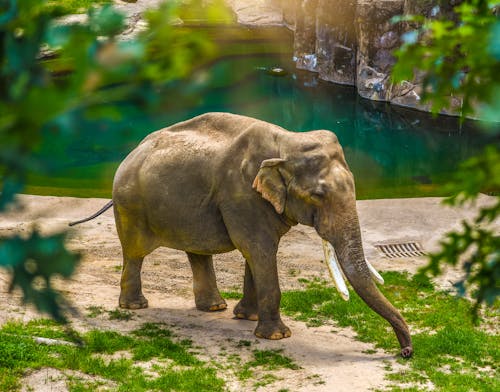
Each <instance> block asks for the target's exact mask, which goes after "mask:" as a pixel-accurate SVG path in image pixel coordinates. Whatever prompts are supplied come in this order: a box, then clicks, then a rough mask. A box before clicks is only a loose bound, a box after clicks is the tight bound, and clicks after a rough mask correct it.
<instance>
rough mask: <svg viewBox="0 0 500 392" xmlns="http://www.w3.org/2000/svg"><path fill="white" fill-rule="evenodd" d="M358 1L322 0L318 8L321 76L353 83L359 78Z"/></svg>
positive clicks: (317, 23)
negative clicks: (355, 16)
mask: <svg viewBox="0 0 500 392" xmlns="http://www.w3.org/2000/svg"><path fill="white" fill-rule="evenodd" d="M355 10H356V1H355V0H319V1H318V5H317V8H316V14H317V16H316V53H317V56H318V66H317V70H318V72H319V77H320V78H321V79H323V80H327V81H330V82H335V83H340V84H348V85H354V81H355V78H356V72H355V69H356V33H355V29H354V14H355Z"/></svg>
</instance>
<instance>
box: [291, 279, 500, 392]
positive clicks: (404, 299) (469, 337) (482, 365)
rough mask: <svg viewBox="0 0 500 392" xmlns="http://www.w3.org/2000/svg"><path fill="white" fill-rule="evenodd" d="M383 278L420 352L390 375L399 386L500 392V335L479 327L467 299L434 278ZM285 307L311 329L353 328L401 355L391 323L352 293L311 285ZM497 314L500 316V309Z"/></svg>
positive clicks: (385, 290) (361, 336)
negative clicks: (341, 293)
mask: <svg viewBox="0 0 500 392" xmlns="http://www.w3.org/2000/svg"><path fill="white" fill-rule="evenodd" d="M383 276H384V279H385V282H386V283H385V285H384V286H380V288H381V291H382V292H383V293H384V294H385V295H386V297H387V298H388V299H389V300H390V301H391V302H392V303H393V304H394V305H395V306H396V307H397V308H398V309H399V310H400V311H401V313H402V314H403V316H404V317H405V318H406V320H407V322H408V324H409V325H410V330H411V331H412V338H413V345H414V349H415V353H414V356H413V357H412V359H410V360H402V359H400V362H401V363H404V364H407V365H408V366H407V369H406V370H404V371H400V372H395V373H392V374H391V375H390V379H391V380H394V381H395V385H396V384H400V383H401V382H402V383H413V384H414V385H417V386H418V387H417V389H411V388H410V389H408V390H422V389H421V388H423V386H422V384H423V383H425V382H426V381H427V380H428V381H430V382H431V383H432V384H434V386H435V387H436V390H438V391H450V390H453V391H471V390H474V391H485V392H486V391H493V390H500V371H499V366H498V365H499V363H500V339H499V336H498V334H490V333H486V332H484V331H482V330H481V328H479V327H478V326H476V325H474V324H473V322H472V319H471V316H470V310H471V304H470V303H469V302H468V301H467V300H464V299H461V298H457V297H455V296H452V295H449V294H447V293H444V292H438V291H436V290H435V289H434V287H433V285H432V284H431V283H430V281H428V280H422V279H420V280H418V279H415V278H411V277H409V276H408V275H407V274H402V273H397V272H387V273H385V274H383ZM281 307H282V311H283V313H285V314H288V315H291V316H293V317H294V318H295V319H297V320H302V321H305V322H307V323H309V324H310V325H319V324H322V323H325V322H327V321H335V323H336V324H337V325H339V326H342V327H352V328H353V329H354V330H355V331H356V333H357V335H358V338H359V340H361V341H364V342H372V343H374V344H375V345H376V346H377V347H379V348H382V349H384V350H387V351H388V352H391V353H393V354H395V355H397V354H398V353H399V345H398V342H397V339H396V336H395V334H394V333H393V331H392V328H391V327H390V325H389V324H388V323H387V322H386V321H385V320H383V319H382V318H381V317H380V316H378V315H377V314H376V313H374V312H373V311H371V310H370V309H369V308H368V306H367V305H366V304H365V303H364V302H363V301H362V300H361V299H360V298H359V297H358V296H357V295H356V294H355V293H353V291H352V290H351V299H350V301H348V302H345V301H343V300H342V299H341V298H340V297H339V295H337V293H336V292H335V290H334V288H332V287H331V286H329V285H327V284H326V283H324V282H319V281H315V282H309V283H307V286H306V289H305V290H298V291H289V292H284V293H282V300H281ZM493 313H496V316H497V317H498V309H496V310H494V311H493ZM493 323H494V321H493ZM332 349H334V348H332ZM396 381H397V383H396ZM393 390H404V389H400V388H399V387H394V389H393Z"/></svg>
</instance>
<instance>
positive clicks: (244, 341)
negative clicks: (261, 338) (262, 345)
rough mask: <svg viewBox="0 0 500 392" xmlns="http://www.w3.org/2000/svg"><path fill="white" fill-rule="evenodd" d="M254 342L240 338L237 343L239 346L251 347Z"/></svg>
mask: <svg viewBox="0 0 500 392" xmlns="http://www.w3.org/2000/svg"><path fill="white" fill-rule="evenodd" d="M251 344H252V342H251V341H250V340H240V341H239V342H238V344H237V347H250V345H251Z"/></svg>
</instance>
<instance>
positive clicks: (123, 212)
mask: <svg viewBox="0 0 500 392" xmlns="http://www.w3.org/2000/svg"><path fill="white" fill-rule="evenodd" d="M111 206H113V208H114V215H115V221H116V228H117V232H118V236H119V239H120V242H121V245H122V250H123V269H122V276H121V283H120V286H121V292H120V297H119V306H120V307H122V308H129V309H139V308H145V307H147V306H148V301H147V299H146V298H145V297H144V295H143V293H142V288H141V267H142V263H143V259H144V257H145V256H146V255H148V254H149V253H151V252H152V251H153V250H154V249H156V248H158V247H160V246H165V247H169V248H174V249H178V250H182V251H184V252H186V253H187V256H188V259H189V262H190V265H191V269H192V273H193V291H194V298H195V304H196V307H197V309H199V310H202V311H218V310H223V309H226V307H227V305H226V302H225V301H224V299H223V298H222V297H221V295H220V293H219V290H218V288H217V283H216V277H215V272H214V267H213V262H212V255H214V254H218V253H224V252H229V251H232V250H234V249H237V250H238V251H240V252H241V254H242V255H243V257H244V258H245V275H244V282H243V296H242V299H241V300H240V301H239V303H238V304H237V305H236V306H235V308H234V311H233V312H234V315H235V316H236V318H239V319H247V320H254V321H257V326H256V328H255V331H254V333H255V335H256V336H257V337H261V338H267V339H281V338H286V337H289V336H291V331H290V329H289V328H288V327H287V326H286V325H285V324H284V323H283V321H282V319H281V317H280V312H279V306H280V300H281V291H280V287H279V282H278V271H277V264H276V254H277V250H278V244H279V242H280V238H281V237H282V236H283V235H284V234H285V233H286V232H287V231H289V230H290V228H291V227H292V226H294V225H297V224H298V223H300V224H303V225H308V226H312V227H313V228H314V229H315V230H316V232H317V233H318V234H319V236H320V237H321V238H322V239H323V241H324V243H325V244H327V245H328V246H329V247H330V249H329V250H328V251H327V248H325V253H326V254H327V256H329V257H330V260H331V259H332V253H333V254H336V258H337V259H338V263H339V264H340V267H341V270H342V272H340V271H337V272H336V273H334V275H335V276H334V277H336V282H337V284H336V285H337V286H339V284H338V279H339V274H340V279H342V273H343V275H345V277H346V278H347V280H348V281H349V282H350V284H351V286H352V287H353V289H354V290H355V291H356V293H357V294H358V295H359V296H360V297H361V298H362V299H363V300H364V301H365V302H366V304H367V305H368V306H369V307H370V308H371V309H373V310H374V311H375V312H376V313H378V314H379V315H380V316H382V317H383V318H385V319H386V320H387V321H388V322H389V323H390V324H391V326H392V328H393V330H394V332H395V334H396V337H397V339H398V341H399V344H400V346H401V355H402V356H403V357H405V358H407V357H410V356H411V355H412V353H413V346H412V342H411V337H410V332H409V329H408V326H407V324H406V322H405V320H404V319H403V317H402V316H401V314H400V313H399V312H398V310H397V309H396V308H395V307H394V306H393V305H392V304H391V303H390V302H389V301H388V300H387V299H386V298H385V296H384V295H383V294H382V293H381V292H380V291H379V289H378V288H377V286H376V285H375V283H374V281H373V278H372V275H374V276H377V274H376V272H375V271H374V270H373V267H371V265H370V264H369V263H367V261H366V260H365V256H364V252H363V246H362V240H361V231H360V225H359V220H358V214H357V210H356V193H355V187H354V178H353V174H352V173H351V171H350V169H349V167H348V165H347V163H346V160H345V158H344V153H343V150H342V147H341V145H340V144H339V142H338V139H337V137H336V135H335V134H334V133H333V132H332V131H328V130H314V131H308V132H290V131H288V130H285V129H283V128H281V127H279V126H277V125H274V124H270V123H268V122H264V121H261V120H257V119H254V118H250V117H246V116H241V115H235V114H230V113H206V114H203V115H200V116H197V117H195V118H192V119H190V120H187V121H184V122H180V123H177V124H174V125H172V126H170V127H167V128H164V129H161V130H159V131H156V132H153V133H151V134H149V135H148V136H147V137H146V138H145V139H144V140H143V141H142V142H141V143H140V144H139V145H138V146H137V147H136V148H135V149H134V150H133V151H132V152H131V153H130V154H129V155H128V156H127V157H126V158H125V159H124V160H123V162H122V163H121V164H120V166H119V167H118V169H117V171H116V174H115V178H114V182H113V192H112V201H110V202H109V203H108V204H107V205H106V206H104V207H103V209H101V210H100V211H98V212H97V213H96V214H94V215H93V216H91V217H89V218H86V219H84V220H82V221H78V222H73V223H72V224H76V223H81V222H83V221H86V220H89V219H92V218H94V217H96V216H97V215H99V214H100V213H102V212H103V211H105V210H106V209H108V208H110V207H111ZM332 247H333V249H334V250H335V252H333V249H332ZM333 264H335V263H333ZM333 272H335V271H333ZM344 286H345V284H344Z"/></svg>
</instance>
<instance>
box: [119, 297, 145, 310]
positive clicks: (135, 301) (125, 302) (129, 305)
mask: <svg viewBox="0 0 500 392" xmlns="http://www.w3.org/2000/svg"><path fill="white" fill-rule="evenodd" d="M119 304H120V308H125V309H144V308H147V307H148V300H147V299H146V297H144V295H142V294H141V295H139V297H136V298H126V297H125V296H122V295H120V300H119Z"/></svg>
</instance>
